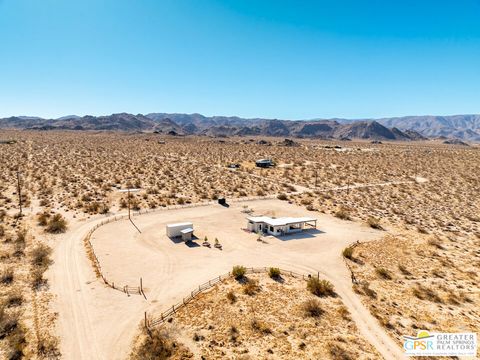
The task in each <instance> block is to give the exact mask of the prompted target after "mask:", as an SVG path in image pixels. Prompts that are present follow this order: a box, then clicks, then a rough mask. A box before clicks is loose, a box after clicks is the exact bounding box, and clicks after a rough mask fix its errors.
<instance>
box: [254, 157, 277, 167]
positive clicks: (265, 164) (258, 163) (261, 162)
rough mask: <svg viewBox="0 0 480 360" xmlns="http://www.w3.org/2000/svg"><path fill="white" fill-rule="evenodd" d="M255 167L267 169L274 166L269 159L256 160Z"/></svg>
mask: <svg viewBox="0 0 480 360" xmlns="http://www.w3.org/2000/svg"><path fill="white" fill-rule="evenodd" d="M255 165H256V166H257V167H261V168H268V167H271V166H275V164H274V163H273V161H272V160H271V159H260V160H257V161H255Z"/></svg>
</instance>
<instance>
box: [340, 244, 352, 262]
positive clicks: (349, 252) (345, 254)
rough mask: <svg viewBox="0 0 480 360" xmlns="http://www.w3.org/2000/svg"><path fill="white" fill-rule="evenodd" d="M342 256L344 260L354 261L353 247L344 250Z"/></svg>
mask: <svg viewBox="0 0 480 360" xmlns="http://www.w3.org/2000/svg"><path fill="white" fill-rule="evenodd" d="M342 255H343V257H344V258H347V259H349V260H352V259H353V247H351V246H349V247H346V248H345V249H343V251H342Z"/></svg>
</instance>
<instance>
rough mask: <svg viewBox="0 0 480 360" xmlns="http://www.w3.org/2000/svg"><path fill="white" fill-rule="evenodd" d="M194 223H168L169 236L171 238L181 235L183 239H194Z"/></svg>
mask: <svg viewBox="0 0 480 360" xmlns="http://www.w3.org/2000/svg"><path fill="white" fill-rule="evenodd" d="M192 234H193V224H192V223H191V222H183V223H176V224H168V225H167V236H168V237H169V238H171V239H173V238H177V237H181V238H182V240H184V241H188V240H191V239H192Z"/></svg>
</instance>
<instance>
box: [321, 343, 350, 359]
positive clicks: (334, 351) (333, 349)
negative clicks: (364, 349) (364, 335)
mask: <svg viewBox="0 0 480 360" xmlns="http://www.w3.org/2000/svg"><path fill="white" fill-rule="evenodd" d="M327 347H328V352H329V353H330V356H331V359H332V360H353V359H354V356H353V355H352V354H350V353H349V352H348V350H347V349H345V347H344V345H343V344H341V343H339V342H330V343H329V344H328V345H327Z"/></svg>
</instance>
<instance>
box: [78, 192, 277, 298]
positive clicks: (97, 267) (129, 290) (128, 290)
mask: <svg viewBox="0 0 480 360" xmlns="http://www.w3.org/2000/svg"><path fill="white" fill-rule="evenodd" d="M276 196H277V195H265V196H250V197H243V198H235V199H231V200H230V201H231V202H242V201H252V200H266V199H273V198H275V197H276ZM215 204H217V202H216V201H213V200H212V201H206V202H201V203H194V204H182V205H169V206H165V207H160V208H155V209H142V210H138V211H133V212H132V215H133V216H139V215H144V214H152V213H155V212H160V211H166V210H178V209H188V208H195V207H199V206H208V205H215ZM128 219H129V217H128V215H116V216H110V217H108V218H106V219H105V220H103V221H101V222H99V223H97V224H95V225H94V226H93V228H91V229H90V230H89V232H88V233H87V235H85V237H84V240H83V242H84V244H85V247H86V248H87V253H88V255H89V258H90V260H91V262H92V266H93V269H94V271H95V274H96V276H97V277H98V278H101V279H102V280H103V282H104V283H105V284H106V285H108V286H110V287H111V288H112V289H115V290H119V291H122V292H124V293H125V294H127V295H128V296H130V295H131V294H134V295H143V297H145V299H146V296H145V292H144V290H143V281H142V278H140V282H139V285H138V286H131V285H123V286H122V285H119V284H118V283H117V284H115V282H114V281H112V280H108V279H107V277H106V276H105V274H104V272H103V271H102V265H101V263H100V261H99V260H98V257H97V254H96V253H95V248H94V247H93V245H92V242H91V238H92V235H93V233H94V232H95V230H97V229H98V228H99V227H101V226H103V225H106V224H109V223H112V222H115V221H120V220H128ZM137 230H138V228H137Z"/></svg>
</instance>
